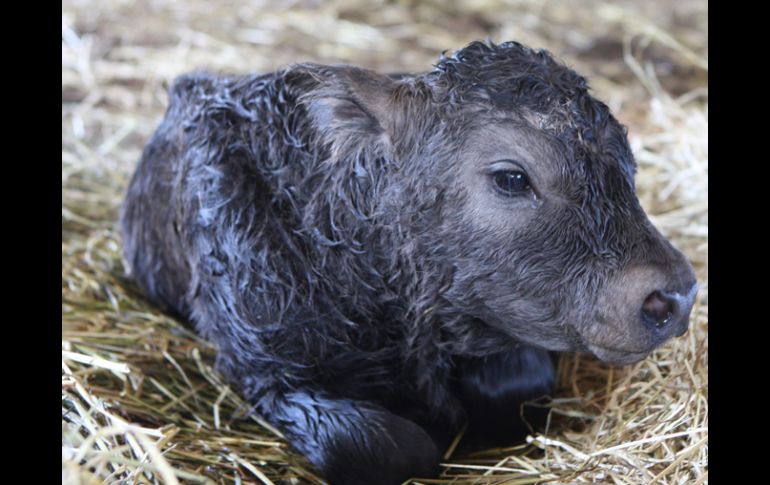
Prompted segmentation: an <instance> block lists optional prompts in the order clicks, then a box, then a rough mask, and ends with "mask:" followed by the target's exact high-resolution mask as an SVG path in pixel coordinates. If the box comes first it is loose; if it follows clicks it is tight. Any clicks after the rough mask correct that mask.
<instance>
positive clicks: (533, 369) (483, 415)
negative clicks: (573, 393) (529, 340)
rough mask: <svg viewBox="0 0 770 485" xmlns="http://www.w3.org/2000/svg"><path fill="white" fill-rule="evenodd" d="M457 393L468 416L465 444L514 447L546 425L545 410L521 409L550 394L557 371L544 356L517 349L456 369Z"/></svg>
mask: <svg viewBox="0 0 770 485" xmlns="http://www.w3.org/2000/svg"><path fill="white" fill-rule="evenodd" d="M457 370H458V387H459V394H460V398H461V401H462V403H463V405H464V407H465V410H466V412H467V413H468V421H469V423H468V424H469V426H468V431H467V432H466V439H465V440H464V441H465V442H466V443H468V444H470V445H472V446H481V445H484V446H501V445H510V444H513V443H515V442H517V441H521V440H523V439H524V438H525V437H526V435H527V433H529V432H530V426H531V427H533V428H538V427H541V426H543V425H544V424H545V421H546V419H547V416H548V413H547V410H545V409H542V408H537V407H533V406H523V407H522V404H523V403H525V402H527V401H531V400H534V399H537V398H539V397H542V396H544V395H546V394H549V393H550V392H551V391H552V389H553V386H554V378H555V371H554V365H553V361H552V360H551V356H550V355H549V353H548V352H547V351H545V350H542V349H538V348H535V347H531V346H528V345H523V344H521V345H519V346H518V347H516V348H515V349H513V350H511V351H507V352H503V353H499V354H494V355H491V356H487V357H478V358H476V357H474V358H468V359H464V360H462V361H461V362H459V364H458V369H457Z"/></svg>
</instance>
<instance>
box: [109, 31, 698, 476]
mask: <svg viewBox="0 0 770 485" xmlns="http://www.w3.org/2000/svg"><path fill="white" fill-rule="evenodd" d="M170 97H171V100H170V106H169V108H168V112H167V113H166V116H165V119H164V120H163V122H162V123H161V125H160V127H159V128H158V130H157V132H156V133H155V135H154V137H153V138H152V140H151V141H150V142H149V144H148V145H147V147H146V149H145V151H144V154H143V156H142V159H141V161H140V163H139V166H138V168H137V171H136V174H135V175H134V177H133V180H132V181H131V185H130V187H129V190H128V196H127V199H126V202H125V206H124V208H123V214H122V228H123V237H124V243H125V261H126V265H127V268H128V271H129V272H130V273H131V274H132V275H133V277H134V278H135V279H136V280H137V281H138V282H139V284H140V285H141V286H142V287H143V289H144V291H145V292H146V294H147V296H148V298H150V299H151V300H152V301H153V302H155V303H156V304H158V305H160V306H161V307H163V308H164V309H166V310H167V311H170V312H174V313H175V314H177V315H180V316H182V317H184V318H186V319H188V320H190V321H191V322H194V324H195V326H196V328H197V329H198V331H199V332H200V333H201V334H202V335H203V336H204V337H205V338H207V339H210V340H211V341H212V342H214V343H215V344H216V346H217V348H218V356H217V368H218V369H219V370H220V371H221V372H222V374H223V375H224V376H225V377H226V378H227V380H228V381H229V382H231V383H232V384H233V385H235V386H237V388H238V389H239V390H240V392H241V393H242V395H243V396H244V397H245V398H246V399H247V400H248V401H249V402H250V403H251V404H253V405H254V407H255V409H256V411H257V412H258V413H259V414H260V415H262V416H263V417H264V418H265V419H266V420H267V421H269V422H270V423H272V424H273V425H275V426H276V427H277V428H278V429H280V430H281V431H282V432H283V433H284V434H285V436H286V438H287V439H288V440H289V441H290V442H291V444H292V445H293V446H294V447H295V448H296V449H297V450H299V451H300V452H302V453H303V454H305V455H306V456H307V457H308V458H309V459H310V460H311V461H312V462H313V463H314V464H315V465H316V466H317V467H318V468H319V469H320V471H321V473H322V474H323V475H324V476H325V477H326V478H327V479H328V480H329V481H330V482H331V483H332V484H363V483H367V484H395V483H400V482H401V481H402V480H404V479H406V478H408V477H410V476H426V475H431V474H434V473H435V472H436V471H437V465H438V460H439V457H440V452H441V451H443V449H444V447H445V446H446V445H447V443H448V442H449V440H451V438H452V436H453V435H454V433H456V432H457V430H458V429H459V428H460V427H461V426H462V425H463V424H464V423H465V422H468V421H469V422H470V423H471V427H472V428H475V432H476V435H477V436H481V437H485V436H486V437H492V436H497V437H502V438H503V439H508V440H511V439H513V438H514V437H515V436H514V435H515V434H516V433H519V432H521V431H522V430H524V426H523V424H522V423H521V421H520V417H519V406H520V404H521V403H522V402H523V401H526V400H530V399H533V398H536V397H538V396H541V395H543V394H546V393H548V392H549V390H550V389H551V386H552V385H553V379H554V370H553V364H552V362H551V358H550V356H549V351H578V352H590V353H592V354H594V355H596V356H597V357H599V358H600V359H602V360H605V361H608V362H613V363H620V364H625V363H631V362H636V361H638V360H640V359H642V358H644V357H645V356H647V355H648V354H649V353H650V352H651V351H652V350H653V349H655V348H656V347H657V346H659V345H660V344H662V343H663V342H664V341H665V340H666V339H667V338H669V337H671V336H673V335H681V334H682V333H684V332H685V331H686V329H687V326H688V320H689V313H690V310H691V307H692V304H693V300H694V298H695V292H696V284H695V277H694V274H693V271H692V269H691V267H690V265H689V264H688V263H687V261H686V260H685V258H684V257H683V256H682V254H681V253H680V252H679V251H677V250H676V249H674V247H672V245H671V244H670V243H669V242H668V241H666V239H664V238H663V237H662V236H661V235H660V233H658V231H656V230H655V228H654V227H653V226H652V224H651V223H650V221H649V220H648V219H647V216H646V215H645V213H644V211H643V210H642V208H641V207H640V205H639V201H638V199H637V197H636V195H635V191H634V173H635V164H634V159H633V156H632V154H631V151H630V149H629V146H628V141H627V139H626V131H625V129H624V128H623V127H622V126H621V125H620V124H619V123H618V122H617V121H616V120H615V118H613V116H612V115H611V114H610V112H609V110H608V108H607V106H605V105H604V104H602V103H601V102H599V101H597V100H596V99H594V98H593V97H592V96H591V95H590V94H589V93H588V88H587V85H586V81H585V79H583V78H582V77H580V76H579V75H577V74H576V73H574V72H573V71H571V70H570V69H568V68H567V67H565V66H563V65H561V64H559V63H557V62H555V61H554V60H553V58H552V57H551V56H550V55H549V54H548V53H546V52H544V51H533V50H530V49H528V48H526V47H524V46H522V45H520V44H517V43H515V42H507V43H504V44H500V45H494V44H491V43H480V42H474V43H472V44H470V45H468V46H467V47H465V48H464V49H461V50H459V51H457V52H456V53H455V54H454V55H453V56H451V57H442V58H441V59H440V60H439V62H438V64H437V65H436V66H435V68H434V69H433V70H432V71H430V72H428V73H426V74H419V75H399V76H393V77H389V76H385V75H381V74H378V73H376V72H372V71H369V70H366V69H360V68H356V67H351V66H322V65H315V64H300V65H295V66H292V67H289V68H287V69H284V70H281V71H278V72H274V73H270V74H265V75H250V76H237V77H219V76H214V75H208V74H194V75H188V76H184V77H182V78H180V79H179V80H177V81H176V83H175V84H174V86H173V87H172V88H171V92H170Z"/></svg>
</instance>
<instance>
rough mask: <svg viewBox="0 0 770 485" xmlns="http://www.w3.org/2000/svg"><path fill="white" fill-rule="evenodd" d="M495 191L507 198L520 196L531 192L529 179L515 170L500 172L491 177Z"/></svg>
mask: <svg viewBox="0 0 770 485" xmlns="http://www.w3.org/2000/svg"><path fill="white" fill-rule="evenodd" d="M492 180H493V181H494V183H495V186H496V187H497V189H498V190H499V191H500V192H501V193H502V194H503V195H507V196H511V197H512V196H515V195H521V194H524V193H527V192H529V191H530V190H532V187H531V186H530V184H529V178H527V175H526V174H525V173H524V172H519V171H517V170H502V171H499V172H495V173H494V174H493V175H492Z"/></svg>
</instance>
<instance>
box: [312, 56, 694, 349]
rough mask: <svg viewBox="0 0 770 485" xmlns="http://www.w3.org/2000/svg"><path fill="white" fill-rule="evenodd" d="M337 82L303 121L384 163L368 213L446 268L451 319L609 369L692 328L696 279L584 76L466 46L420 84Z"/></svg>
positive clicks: (364, 79) (340, 72) (342, 71)
mask: <svg viewBox="0 0 770 485" xmlns="http://www.w3.org/2000/svg"><path fill="white" fill-rule="evenodd" d="M333 78H334V82H333V83H332V84H331V85H332V86H333V87H334V89H336V90H337V91H336V94H334V91H333V89H327V91H325V92H324V94H320V95H316V97H315V98H314V104H313V103H311V104H309V106H311V108H310V109H311V114H312V115H313V117H314V118H315V119H316V120H317V122H318V126H319V127H320V129H321V131H324V133H325V136H327V137H331V138H335V137H337V140H336V141H334V142H333V143H332V145H334V146H335V147H342V146H344V145H345V143H348V144H349V143H351V142H350V140H351V139H353V140H355V142H354V143H355V144H357V146H358V147H359V148H358V149H351V148H350V147H348V148H347V151H348V153H347V156H351V153H356V154H355V155H353V158H355V159H356V160H358V161H357V162H356V163H355V164H357V168H356V169H355V171H356V172H358V171H359V170H360V171H361V173H366V170H367V167H366V166H364V165H365V163H364V162H361V160H363V159H366V158H367V156H368V158H369V159H374V160H380V161H381V160H387V163H386V164H385V163H384V162H383V164H381V165H377V168H376V171H378V172H383V173H384V175H382V177H384V181H383V180H380V179H379V178H378V177H379V175H377V174H373V173H369V178H370V180H369V188H370V189H371V190H376V191H377V194H376V196H375V198H376V199H377V200H376V202H373V204H379V205H380V206H381V207H387V208H388V210H390V211H391V212H392V213H393V214H399V215H397V216H394V218H395V219H394V220H398V221H399V222H398V223H397V225H398V226H399V227H398V230H399V231H400V232H403V233H404V234H406V235H407V236H408V238H412V240H413V241H415V242H414V244H415V245H417V246H419V247H420V248H422V249H419V250H416V251H417V252H420V251H422V253H421V256H418V257H423V258H425V259H430V260H432V261H434V262H435V263H436V264H439V265H443V266H445V267H451V268H452V276H451V281H450V282H449V283H448V284H447V285H445V288H444V290H443V291H442V294H441V301H442V303H443V304H444V305H445V306H446V307H448V308H451V311H453V312H455V313H456V314H462V315H465V316H467V317H468V319H469V321H472V322H474V324H476V325H479V324H481V325H487V326H491V327H494V328H495V329H496V330H498V331H501V332H503V333H505V334H507V335H508V336H510V337H511V338H512V340H517V341H523V342H527V343H530V344H533V345H536V346H540V347H543V348H546V349H549V350H556V351H587V352H591V353H593V354H595V355H596V356H598V357H599V358H600V359H602V360H605V361H609V362H613V363H630V362H635V361H637V360H640V359H642V358H643V357H645V356H646V355H647V354H649V353H650V352H651V351H652V350H653V349H654V348H655V347H657V346H658V345H660V344H661V343H663V342H664V341H665V340H666V339H667V338H669V337H671V336H677V335H681V334H683V333H684V332H685V331H686V329H687V326H688V321H689V314H690V311H691V308H692V305H693V302H694V299H695V293H696V289H697V286H696V281H695V276H694V273H693V270H692V268H691V266H690V265H689V264H688V262H687V260H686V259H685V257H684V256H683V255H682V254H681V253H680V252H679V251H677V250H676V249H675V248H674V247H673V246H672V245H671V244H670V243H669V242H668V241H667V240H666V239H665V238H664V237H663V236H662V235H661V234H660V233H659V232H658V231H657V230H656V229H655V228H654V227H653V225H652V224H651V223H650V221H649V219H648V218H647V216H646V215H645V213H644V211H643V209H642V208H641V206H640V204H639V201H638V199H637V196H636V194H635V186H634V174H635V162H634V159H633V155H632V153H631V151H630V148H629V145H628V141H627V137H626V131H625V129H624V127H622V126H621V125H620V124H619V123H618V122H617V121H616V120H615V118H614V117H613V116H612V115H611V113H610V112H609V109H608V108H607V106H605V105H604V104H602V103H601V102H599V101H598V100H596V99H595V98H593V97H592V96H591V95H590V94H589V92H588V88H587V85H586V81H585V79H583V78H582V77H580V76H579V75H577V74H576V73H574V72H573V71H572V70H570V69H568V68H567V67H565V66H563V65H561V64H559V63H557V62H556V61H554V60H553V59H552V58H551V57H550V56H549V55H548V54H547V53H545V52H543V51H539V52H538V51H532V50H530V49H528V48H525V47H523V46H521V45H519V44H517V43H512V42H509V43H504V44H501V45H494V44H491V43H486V44H485V43H473V44H470V45H469V46H467V47H466V48H464V49H462V50H460V51H458V52H456V53H455V54H454V55H453V56H451V57H442V59H441V60H440V61H439V63H438V64H437V66H436V68H435V69H434V70H433V71H432V72H429V73H427V74H425V75H419V76H401V77H399V78H393V77H387V76H381V75H378V74H375V73H373V72H370V71H364V70H358V69H354V68H338V69H337V70H336V71H334V75H333ZM340 93H342V94H340ZM346 140H347V141H346ZM361 147H364V148H361ZM340 150H342V148H340ZM356 150H358V152H356ZM362 150H364V151H365V150H368V151H369V154H368V155H367V156H362V155H361V151H362ZM338 155H339V154H338ZM339 156H340V157H341V156H343V155H339ZM368 163H372V162H371V160H370V162H368ZM369 168H371V167H369ZM361 173H358V175H360V174H361ZM383 210H384V209H383ZM386 212H387V210H386Z"/></svg>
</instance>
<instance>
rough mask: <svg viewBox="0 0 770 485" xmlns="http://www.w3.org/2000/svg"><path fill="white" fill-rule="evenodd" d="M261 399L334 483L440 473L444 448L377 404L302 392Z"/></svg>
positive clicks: (380, 482) (376, 482)
mask: <svg viewBox="0 0 770 485" xmlns="http://www.w3.org/2000/svg"><path fill="white" fill-rule="evenodd" d="M256 401H257V403H258V404H257V409H258V411H259V412H260V414H262V416H263V417H264V418H265V419H267V420H268V421H269V422H270V423H271V424H273V425H274V426H276V427H277V428H278V429H280V430H281V431H282V432H283V433H284V435H285V436H286V437H287V439H288V440H289V441H290V443H291V444H292V446H293V447H294V448H296V449H297V450H298V451H299V452H301V453H302V454H304V455H305V456H307V457H308V459H310V461H311V462H312V463H313V464H314V465H315V466H316V467H318V468H319V470H320V471H321V473H322V475H323V476H324V478H326V479H327V480H328V481H329V483H330V484H331V485H347V484H350V485H353V484H364V483H366V484H372V485H396V484H400V483H402V482H403V481H405V480H406V479H408V478H410V477H431V476H435V475H436V473H437V472H438V462H439V459H440V455H439V451H438V449H437V448H436V445H435V444H434V442H433V441H432V440H431V438H430V437H429V436H428V434H427V433H426V432H425V430H423V429H422V428H421V427H420V426H418V425H417V424H415V423H414V422H412V421H409V420H407V419H404V418H401V417H399V416H396V415H395V414H392V413H390V412H388V411H387V410H385V409H384V408H382V407H380V406H378V405H376V404H374V403H370V402H366V401H353V400H346V399H333V398H330V397H328V396H324V395H322V394H319V393H314V392H297V391H294V392H287V393H279V392H271V393H270V394H267V395H262V396H261V397H260V398H259V399H257V400H256Z"/></svg>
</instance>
